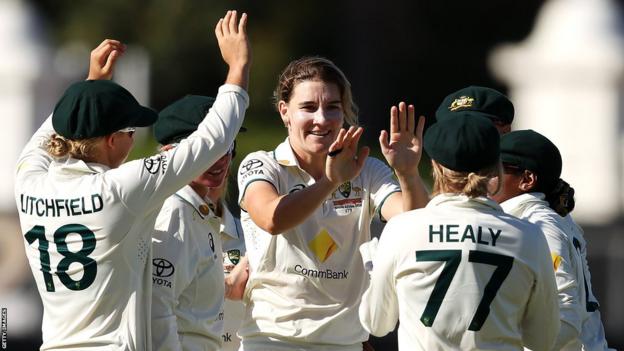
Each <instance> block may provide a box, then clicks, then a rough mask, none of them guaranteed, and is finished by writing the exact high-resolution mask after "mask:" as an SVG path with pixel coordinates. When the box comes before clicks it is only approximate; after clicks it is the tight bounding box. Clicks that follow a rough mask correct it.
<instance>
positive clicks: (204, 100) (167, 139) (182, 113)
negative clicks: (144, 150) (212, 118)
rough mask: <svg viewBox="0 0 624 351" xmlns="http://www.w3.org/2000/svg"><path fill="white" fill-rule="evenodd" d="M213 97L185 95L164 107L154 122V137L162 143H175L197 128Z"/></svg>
mask: <svg viewBox="0 0 624 351" xmlns="http://www.w3.org/2000/svg"><path fill="white" fill-rule="evenodd" d="M214 102H215V99H214V98H212V97H209V96H201V95H186V96H185V97H183V98H181V99H179V100H177V101H175V102H173V103H172V104H171V105H169V106H167V107H165V108H164V109H163V110H162V111H160V113H159V114H158V120H157V121H156V123H155V124H154V137H155V138H156V140H158V142H159V143H161V144H162V145H167V144H172V143H176V142H178V141H180V140H182V139H184V138H186V137H187V136H189V135H191V134H192V133H193V132H194V131H196V130H197V126H199V124H200V123H201V121H203V120H204V118H205V117H206V114H207V113H208V111H209V110H210V108H211V107H212V104H214Z"/></svg>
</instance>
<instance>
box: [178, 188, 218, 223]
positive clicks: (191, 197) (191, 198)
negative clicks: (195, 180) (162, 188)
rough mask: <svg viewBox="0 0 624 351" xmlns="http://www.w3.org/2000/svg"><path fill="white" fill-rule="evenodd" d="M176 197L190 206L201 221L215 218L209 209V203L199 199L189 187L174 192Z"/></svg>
mask: <svg viewBox="0 0 624 351" xmlns="http://www.w3.org/2000/svg"><path fill="white" fill-rule="evenodd" d="M176 196H177V197H179V198H180V199H182V200H184V201H185V202H186V203H188V204H189V205H191V206H192V207H193V208H194V209H195V211H197V213H199V215H200V217H201V218H202V219H204V218H206V217H207V216H211V217H216V216H215V214H214V212H213V211H212V209H211V208H210V202H209V201H206V200H204V199H203V198H201V197H200V196H199V195H197V193H196V192H195V190H193V188H191V187H190V186H189V185H186V186H184V188H182V189H180V190H178V191H177V192H176Z"/></svg>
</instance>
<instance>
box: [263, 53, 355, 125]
mask: <svg viewBox="0 0 624 351" xmlns="http://www.w3.org/2000/svg"><path fill="white" fill-rule="evenodd" d="M315 80H316V81H321V82H325V83H334V84H336V85H337V86H338V89H339V90H340V98H341V101H342V109H343V111H344V115H345V122H346V123H347V124H348V125H350V126H354V127H357V126H358V124H359V122H358V116H357V115H358V107H357V105H356V104H355V102H353V94H352V93H351V83H349V80H348V79H347V77H346V76H345V74H344V73H343V72H342V71H341V70H340V68H338V66H336V65H335V64H334V63H333V62H332V61H330V60H328V59H326V58H324V57H318V56H313V57H303V58H300V59H298V60H294V61H292V62H290V63H289V64H288V66H286V68H285V69H284V71H282V73H281V74H280V77H279V80H278V82H277V87H276V88H275V91H273V100H274V101H273V102H274V103H275V108H276V109H277V110H278V111H279V102H280V101H285V102H289V101H290V98H291V97H292V93H293V91H294V90H295V86H296V85H297V84H299V83H301V82H303V81H315Z"/></svg>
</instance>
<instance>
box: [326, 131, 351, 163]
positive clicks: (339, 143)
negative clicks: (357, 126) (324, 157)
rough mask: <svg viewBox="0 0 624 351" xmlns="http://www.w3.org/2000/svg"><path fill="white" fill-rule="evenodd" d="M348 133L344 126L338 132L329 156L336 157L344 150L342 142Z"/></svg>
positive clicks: (330, 147)
mask: <svg viewBox="0 0 624 351" xmlns="http://www.w3.org/2000/svg"><path fill="white" fill-rule="evenodd" d="M346 134H347V131H346V130H345V129H344V128H342V129H340V131H339V132H338V136H337V137H336V140H334V142H333V143H332V144H331V145H330V146H329V150H328V151H329V153H328V156H330V157H334V156H336V155H338V154H339V153H340V151H342V148H343V146H342V144H343V142H344V138H345V135H346Z"/></svg>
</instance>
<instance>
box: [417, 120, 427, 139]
mask: <svg viewBox="0 0 624 351" xmlns="http://www.w3.org/2000/svg"><path fill="white" fill-rule="evenodd" d="M424 130H425V116H420V117H418V126H417V127H416V137H417V138H418V139H420V140H422V136H423V131H424Z"/></svg>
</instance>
